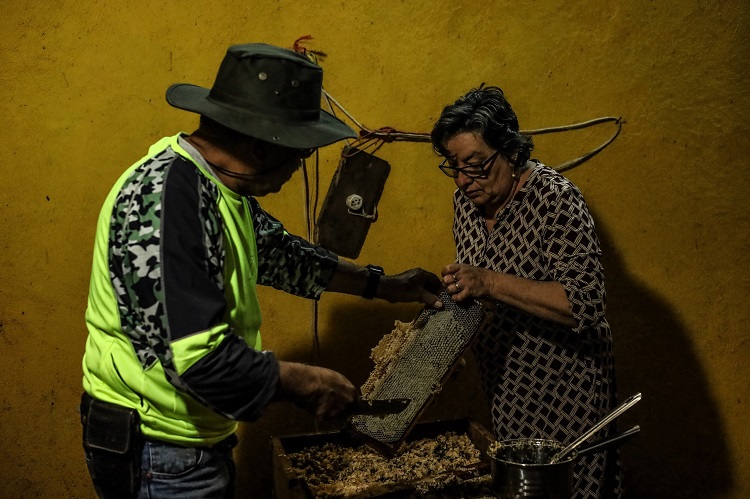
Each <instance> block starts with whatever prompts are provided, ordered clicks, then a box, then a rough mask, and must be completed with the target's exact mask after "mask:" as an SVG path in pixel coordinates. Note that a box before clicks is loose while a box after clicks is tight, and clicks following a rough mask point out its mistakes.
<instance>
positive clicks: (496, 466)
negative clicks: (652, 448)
mask: <svg viewBox="0 0 750 499" xmlns="http://www.w3.org/2000/svg"><path fill="white" fill-rule="evenodd" d="M640 430H641V429H640V427H639V426H634V427H632V428H630V429H628V430H626V431H624V432H622V433H620V434H617V435H615V436H613V437H609V438H605V439H602V440H601V441H599V442H596V443H594V444H592V445H590V446H587V447H584V448H583V449H580V450H573V451H571V452H570V453H569V454H568V455H567V456H565V457H564V458H563V459H561V460H560V461H558V462H556V463H554V464H550V460H551V459H552V456H554V455H555V454H557V453H558V452H559V451H561V450H562V449H564V448H565V445H563V444H561V443H560V442H556V441H554V440H544V439H516V440H506V441H503V442H499V443H497V444H495V445H493V446H492V447H491V448H490V451H489V454H490V461H491V463H492V464H491V465H492V488H493V490H494V491H495V493H496V494H497V497H498V498H500V499H532V498H533V499H570V497H571V496H572V495H573V492H574V490H575V488H574V483H573V465H574V464H575V463H576V461H577V460H578V458H579V457H581V456H583V455H586V454H591V453H594V452H599V451H601V450H605V449H608V448H610V447H614V446H617V445H620V444H623V443H624V442H625V441H626V440H628V439H629V438H630V437H632V436H633V435H635V434H637V433H638V432H639V431H640Z"/></svg>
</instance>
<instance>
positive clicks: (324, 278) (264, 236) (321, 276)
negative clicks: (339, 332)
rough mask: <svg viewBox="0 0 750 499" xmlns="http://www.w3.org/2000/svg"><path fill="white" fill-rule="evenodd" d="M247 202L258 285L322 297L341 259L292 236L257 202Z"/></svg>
mask: <svg viewBox="0 0 750 499" xmlns="http://www.w3.org/2000/svg"><path fill="white" fill-rule="evenodd" d="M247 199H248V204H249V205H250V210H251V211H252V213H253V227H254V229H255V238H256V244H257V248H258V284H262V285H265V286H273V287H274V288H276V289H280V290H282V291H286V292H287V293H291V294H293V295H296V296H302V297H304V298H313V299H317V298H318V297H320V294H321V293H322V292H323V291H325V288H326V286H327V285H328V283H329V282H330V280H331V277H332V276H333V273H334V272H335V270H336V266H337V265H338V256H337V255H335V254H334V253H331V252H330V251H328V250H326V249H324V248H321V247H320V246H316V245H314V244H312V243H310V242H308V241H306V240H304V239H302V238H301V237H298V236H295V235H292V234H289V233H288V232H287V231H286V230H285V229H284V226H283V225H282V224H281V222H279V221H278V220H276V219H275V218H274V217H272V216H271V215H269V214H268V213H266V212H265V211H264V210H263V209H262V208H261V207H260V204H259V203H258V201H257V200H255V199H254V198H247Z"/></svg>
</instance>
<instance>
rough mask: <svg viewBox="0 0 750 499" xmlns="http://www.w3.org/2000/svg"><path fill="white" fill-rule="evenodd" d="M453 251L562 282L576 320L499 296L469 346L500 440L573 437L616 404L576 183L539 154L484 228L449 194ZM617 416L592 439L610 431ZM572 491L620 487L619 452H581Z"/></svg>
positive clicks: (590, 234)
mask: <svg viewBox="0 0 750 499" xmlns="http://www.w3.org/2000/svg"><path fill="white" fill-rule="evenodd" d="M454 209H455V217H454V224H453V234H454V238H455V242H456V259H457V262H458V263H465V264H469V265H473V266H476V267H483V268H488V269H491V270H494V271H496V272H503V273H508V274H513V275H517V276H520V277H524V278H527V279H534V280H538V281H558V282H560V283H561V284H562V285H563V287H564V288H565V292H566V294H567V296H568V300H569V302H570V305H571V308H572V311H573V315H574V318H575V320H576V323H577V325H576V326H575V327H574V328H570V327H566V326H562V325H558V324H556V323H553V322H550V321H547V320H544V319H541V318H539V317H535V316H533V315H530V314H528V313H526V312H523V311H521V310H518V309H516V308H513V307H511V306H508V305H505V304H503V303H498V306H497V309H496V310H495V311H494V312H492V314H493V317H492V320H491V321H489V322H487V323H486V327H484V328H483V329H482V330H481V331H480V332H479V334H478V338H477V342H476V343H475V346H474V355H475V357H476V360H477V364H478V366H479V371H480V376H481V379H482V384H483V388H484V391H485V394H486V396H487V398H488V399H489V401H490V407H491V412H492V422H493V427H494V428H493V430H494V432H495V436H496V437H497V438H498V439H499V440H505V439H515V438H548V439H554V440H557V441H560V442H563V443H570V442H572V441H573V440H575V439H576V438H577V437H579V436H580V435H581V434H582V433H583V432H584V431H586V430H587V429H588V428H590V427H591V426H592V425H593V424H594V423H596V422H597V421H599V420H600V419H601V418H602V417H604V416H605V415H606V414H607V413H608V412H609V411H610V410H611V409H613V408H614V406H615V402H616V400H615V397H616V393H615V377H614V374H615V373H614V359H613V354H612V334H611V332H610V329H609V325H608V324H607V321H606V319H605V318H604V309H605V293H604V275H603V273H602V266H601V261H600V257H601V250H600V248H599V240H598V238H597V236H596V232H595V228H594V222H593V220H592V218H591V215H590V214H589V211H588V208H587V206H586V203H585V201H584V200H583V197H582V195H581V193H580V191H579V190H578V188H577V187H576V186H575V185H573V184H572V183H571V182H570V181H568V180H567V179H566V178H564V177H563V176H562V175H560V174H558V173H557V172H555V171H554V170H552V169H550V168H548V167H546V166H544V165H543V164H541V163H539V162H536V163H535V164H534V166H533V168H532V171H531V174H530V176H529V178H528V179H527V181H526V183H525V184H524V185H523V186H522V188H521V189H520V190H519V191H518V192H517V193H516V195H515V197H514V198H513V199H512V200H511V201H510V202H509V203H508V204H507V205H506V206H505V208H504V209H503V210H502V211H501V213H499V214H498V216H497V223H496V225H495V227H494V228H493V230H492V232H491V233H490V232H489V231H488V229H487V225H486V223H485V220H484V217H483V215H482V212H481V211H480V209H479V208H478V207H477V206H475V205H474V204H473V203H472V202H471V200H470V199H469V198H467V197H466V196H465V195H464V194H463V193H462V192H461V191H460V190H456V192H455V194H454ZM614 431H615V430H614V424H611V425H610V427H609V428H608V429H607V430H604V431H602V432H600V434H599V435H597V436H595V437H594V438H593V439H592V440H596V439H599V438H602V437H604V436H605V435H604V434H605V433H606V434H612V433H614ZM575 473H576V477H575V481H576V482H577V484H578V486H577V494H576V495H575V497H576V498H607V499H609V498H617V497H620V496H621V488H622V487H621V474H620V463H619V453H618V452H617V451H616V450H615V451H610V452H601V453H597V454H593V455H588V456H584V457H581V458H580V459H579V460H578V462H577V464H576V466H575Z"/></svg>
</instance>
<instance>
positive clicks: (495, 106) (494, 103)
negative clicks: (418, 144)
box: [431, 86, 534, 167]
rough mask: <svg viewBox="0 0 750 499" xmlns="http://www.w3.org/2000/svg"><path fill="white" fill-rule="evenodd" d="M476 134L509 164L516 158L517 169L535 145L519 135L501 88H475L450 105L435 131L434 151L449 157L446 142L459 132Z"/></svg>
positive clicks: (528, 138) (433, 132)
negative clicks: (498, 152)
mask: <svg viewBox="0 0 750 499" xmlns="http://www.w3.org/2000/svg"><path fill="white" fill-rule="evenodd" d="M464 132H474V133H478V134H480V135H481V137H482V139H483V140H484V141H485V143H487V145H489V146H490V147H492V148H493V149H495V150H496V151H500V154H501V155H502V156H503V158H505V160H506V161H509V162H510V161H512V160H513V157H514V156H516V160H515V165H514V166H515V167H519V166H520V165H523V164H524V163H526V161H528V159H529V157H530V156H531V151H532V150H533V149H534V143H533V141H532V140H531V137H529V136H528V135H524V134H522V133H520V132H519V127H518V118H517V117H516V113H515V112H513V108H511V107H510V103H509V102H508V101H507V100H506V99H505V94H504V93H503V91H502V90H501V89H500V88H499V87H483V86H480V87H479V88H473V89H471V90H469V91H468V92H467V93H466V94H465V95H463V96H462V97H459V98H458V99H457V100H456V102H454V103H453V104H450V105H448V106H446V107H445V108H444V109H443V112H442V113H440V118H438V120H437V122H436V123H435V126H434V127H433V128H432V133H431V138H432V148H433V150H434V151H435V152H436V153H437V154H439V155H440V156H448V155H449V152H448V151H447V150H446V149H445V143H446V142H447V141H448V140H450V139H451V138H452V137H455V136H456V135H458V134H459V133H464Z"/></svg>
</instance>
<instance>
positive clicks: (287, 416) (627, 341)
mask: <svg viewBox="0 0 750 499" xmlns="http://www.w3.org/2000/svg"><path fill="white" fill-rule="evenodd" d="M595 218H596V217H595ZM598 232H599V237H600V239H601V243H602V249H603V251H604V266H605V274H606V279H607V300H608V307H607V317H608V320H609V321H610V323H611V325H612V331H613V335H614V341H615V362H616V369H617V380H618V391H619V397H620V400H624V399H625V398H626V397H627V396H629V395H631V394H633V393H636V392H641V393H643V400H642V401H641V402H640V403H639V404H638V405H637V406H635V407H634V408H632V409H630V410H629V411H628V412H627V413H625V414H624V415H622V416H621V417H620V418H619V420H618V427H619V428H621V429H623V428H627V427H629V426H631V425H634V424H639V425H640V426H641V433H640V435H639V436H638V437H637V438H636V439H634V440H633V441H632V442H631V443H628V444H627V445H625V446H623V447H622V458H623V464H624V470H625V491H626V497H627V498H651V497H654V498H662V497H681V498H701V499H709V498H721V497H726V496H727V495H728V493H729V491H730V490H731V489H732V488H733V484H734V478H733V476H732V474H731V470H732V467H731V463H730V462H729V454H728V446H727V441H726V438H727V437H726V433H725V431H724V428H723V427H722V426H721V418H720V417H719V413H718V410H717V408H716V403H715V402H714V400H713V397H712V395H711V393H710V391H709V387H708V385H707V382H706V379H705V375H704V373H703V371H702V368H701V364H700V362H699V361H698V357H697V355H696V353H695V351H694V348H693V345H692V343H691V342H690V337H689V332H688V331H687V327H686V326H685V325H684V324H682V323H680V321H679V319H678V318H677V316H676V314H675V313H674V312H673V311H672V310H671V308H670V304H669V302H668V301H667V300H665V299H664V298H662V297H660V296H658V295H656V294H655V293H654V292H653V291H650V290H649V289H648V287H647V285H646V284H644V283H642V282H639V281H637V280H636V279H634V278H633V277H632V276H631V275H630V274H628V272H627V270H626V269H625V266H624V264H623V262H622V261H621V259H620V257H619V254H618V249H617V247H615V246H614V245H613V244H612V242H611V240H610V239H609V236H608V234H607V232H606V230H605V229H604V228H603V227H599V229H598ZM321 306H322V307H324V306H325V298H324V299H323V303H322V304H321ZM418 312H419V307H418V306H417V307H414V306H405V305H391V304H387V303H384V302H379V301H374V302H365V301H362V302H354V304H353V305H352V306H338V307H336V308H335V309H333V310H332V312H331V316H330V318H329V320H328V322H329V323H330V324H335V325H341V327H333V328H329V329H328V330H325V331H323V330H321V338H325V344H326V345H332V346H329V347H326V349H324V351H323V352H322V356H321V358H320V359H317V360H316V361H315V363H316V364H319V365H323V366H326V367H330V368H332V369H335V370H338V371H341V372H343V373H344V374H346V375H347V376H348V377H349V379H350V380H351V381H352V382H353V383H354V384H355V385H356V386H361V385H362V383H364V381H365V380H366V378H367V376H368V375H369V373H370V371H371V370H372V367H373V366H372V361H371V360H370V350H371V349H372V348H373V347H374V346H375V345H376V344H377V342H378V341H379V340H380V339H381V338H382V336H383V335H384V334H387V333H389V332H391V331H392V330H393V323H394V321H395V320H396V319H398V320H401V321H404V322H405V321H410V320H411V319H413V318H414V317H416V314H417V313H418ZM302 352H303V350H300V352H298V353H297V354H296V357H297V358H294V357H295V354H292V355H291V356H289V357H287V358H286V359H285V360H297V361H302V362H307V361H310V359H308V358H306V357H305V355H306V354H304V353H302ZM467 360H468V365H467V368H466V369H464V370H463V371H462V372H461V373H460V374H459V376H458V377H457V379H455V380H453V381H452V382H450V383H449V384H448V385H447V386H446V387H445V389H444V390H443V392H442V393H440V394H439V395H438V397H437V398H436V400H435V402H434V404H433V405H432V407H430V408H429V409H428V410H427V411H426V412H425V414H424V415H423V416H422V418H421V419H422V420H423V421H426V420H436V419H452V418H459V417H471V418H474V419H477V420H478V421H479V422H480V423H482V424H483V425H485V426H486V427H488V428H489V427H490V426H489V418H488V415H487V409H486V404H485V401H484V398H483V396H482V394H481V390H480V388H479V387H480V383H479V378H478V375H477V372H476V367H475V365H474V362H473V359H471V357H470V356H467ZM341 424H342V423H341V422H340V423H339V424H338V425H336V424H335V423H327V424H316V422H315V420H314V419H313V418H312V417H311V416H310V415H309V414H307V413H306V412H304V411H302V410H301V409H298V408H296V407H294V406H292V405H290V404H274V405H272V406H271V407H269V409H268V410H267V411H266V413H265V415H264V416H263V417H262V418H261V419H260V420H259V421H257V422H255V423H252V424H245V425H243V426H242V428H241V437H242V438H241V442H242V443H241V444H240V446H239V448H238V449H237V453H236V454H235V457H236V459H237V469H238V487H237V488H238V492H239V497H248V496H249V497H271V494H272V493H271V491H272V490H273V476H272V473H273V470H272V468H271V464H272V460H271V448H270V438H271V436H282V435H293V434H307V433H316V432H321V431H334V430H336V429H338V428H339V427H340V426H341Z"/></svg>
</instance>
